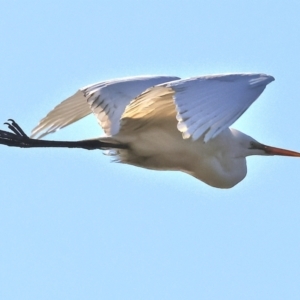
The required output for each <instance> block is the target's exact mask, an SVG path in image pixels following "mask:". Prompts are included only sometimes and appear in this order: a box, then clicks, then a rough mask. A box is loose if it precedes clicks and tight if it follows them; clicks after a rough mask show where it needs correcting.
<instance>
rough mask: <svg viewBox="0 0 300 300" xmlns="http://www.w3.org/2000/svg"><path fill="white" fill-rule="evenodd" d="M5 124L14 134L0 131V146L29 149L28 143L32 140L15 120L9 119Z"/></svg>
mask: <svg viewBox="0 0 300 300" xmlns="http://www.w3.org/2000/svg"><path fill="white" fill-rule="evenodd" d="M4 124H5V125H7V127H8V128H9V129H10V130H11V131H12V132H9V131H5V130H0V144H3V145H7V146H11V147H22V148H23V147H24V148H26V147H28V141H29V140H31V139H30V137H29V136H28V135H27V134H26V133H25V132H24V131H23V130H22V128H21V127H20V126H19V125H18V124H17V123H16V122H15V121H14V120H13V119H8V121H7V122H5V123H4Z"/></svg>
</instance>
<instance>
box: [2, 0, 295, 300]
mask: <svg viewBox="0 0 300 300" xmlns="http://www.w3.org/2000/svg"><path fill="white" fill-rule="evenodd" d="M299 15H300V2H299V1H296V0H294V1H289V0H287V1H280V0H279V1H271V0H269V1H264V0H259V1H256V0H253V1H240V0H236V1H234V0H232V1H230V0H228V1H201V0H198V1H163V0H160V1H156V0H153V1H121V0H120V1H113V0H109V1H89V0H85V1H76V0H75V1H33V0H32V1H13V0H10V1H1V18H0V37H1V39H0V43H1V47H0V60H1V68H0V86H1V100H0V101H1V110H0V121H1V122H2V121H3V122H4V121H6V120H7V119H8V118H14V119H15V120H16V121H17V122H19V124H20V125H21V126H22V127H23V129H24V130H25V131H26V132H28V133H29V132H30V130H31V129H32V128H33V127H34V126H35V125H36V124H37V122H38V121H39V120H40V119H41V118H42V117H44V116H45V114H46V113H47V112H48V111H49V110H51V109H52V108H53V107H54V106H55V105H56V104H58V103H59V102H60V101H61V100H63V99H64V98H66V97H68V96H69V95H71V94H73V93H74V92H75V91H76V90H77V89H78V88H80V87H82V86H85V85H87V84H90V83H94V82H97V81H101V80H106V79H111V78H116V77H122V76H133V75H142V74H164V75H175V76H180V77H190V76H196V75H205V74H212V73H230V72H262V73H267V74H270V75H273V76H274V77H275V78H276V81H275V82H272V83H271V84H270V85H269V86H268V87H267V88H266V90H265V92H264V93H263V94H262V96H261V97H260V98H259V99H258V101H257V102H256V103H255V104H254V105H253V106H252V107H251V108H250V109H249V110H248V111H247V112H246V113H245V114H244V115H243V116H242V118H241V119H240V120H238V121H237V122H236V123H235V124H234V126H233V127H235V128H237V129H239V130H241V131H243V132H245V133H247V134H249V135H251V136H253V137H254V138H256V139H257V140H258V141H260V142H263V143H266V144H270V145H274V146H278V147H285V148H288V149H293V150H298V151H300V137H299V129H300V117H299V110H300V96H299V95H300V91H299V86H300V85H299V70H300V58H299V54H300V35H299V34H300V22H299ZM1 128H5V126H4V125H1ZM101 134H102V131H101V129H100V127H99V126H98V125H97V122H96V120H95V119H94V117H93V116H90V117H88V118H87V119H85V120H83V121H80V122H78V124H75V125H72V126H70V127H69V128H66V129H64V130H61V131H60V132H58V133H56V134H54V135H51V136H49V138H51V139H60V140H67V139H68V140H77V139H85V138H91V137H95V136H99V135H101ZM0 162H1V168H0V178H1V179H0V299H5V300H10V299H18V300H19V299H22V300H25V299H30V300H35V299H43V300H46V299H68V300H73V299H106V300H109V299H143V300H148V299H300V234H299V231H300V195H299V193H300V174H299V172H300V159H296V158H294V159H293V158H284V157H251V158H250V159H248V175H247V177H246V179H245V180H244V181H242V182H241V183H240V184H239V185H237V186H236V187H234V188H233V189H230V190H219V189H215V188H212V187H209V186H207V185H205V184H204V183H202V182H200V181H198V180H196V179H194V178H193V177H190V176H188V175H186V174H183V173H180V172H158V171H149V170H145V169H139V168H135V167H132V166H126V165H119V164H114V163H111V162H110V158H109V157H106V156H104V155H102V153H101V152H100V151H85V150H71V149H61V150H59V149H18V148H9V147H6V146H1V145H0Z"/></svg>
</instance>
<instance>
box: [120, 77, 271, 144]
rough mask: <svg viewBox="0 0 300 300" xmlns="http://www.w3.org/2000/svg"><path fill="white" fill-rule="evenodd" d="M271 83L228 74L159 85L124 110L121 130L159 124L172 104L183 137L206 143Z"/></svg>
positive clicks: (269, 80) (243, 110)
mask: <svg viewBox="0 0 300 300" xmlns="http://www.w3.org/2000/svg"><path fill="white" fill-rule="evenodd" d="M273 80H274V78H273V77H272V76H268V75H265V74H229V75H212V76H203V77H197V78H190V79H187V80H176V81H173V82H169V83H164V84H160V85H158V86H155V87H152V88H149V89H148V90H147V91H145V92H144V93H142V94H141V95H139V96H138V97H137V98H136V99H134V100H133V101H132V102H131V103H130V105H128V106H127V107H126V110H125V112H124V114H123V115H122V122H121V131H122V130H127V129H128V128H130V130H134V129H138V128H140V127H141V126H145V124H147V123H149V122H152V124H153V123H154V122H155V120H156V122H157V123H158V122H160V121H161V119H162V118H163V117H164V116H165V115H167V114H169V113H170V111H171V110H170V105H171V103H173V111H174V109H175V108H176V113H177V116H176V117H177V120H178V124H177V128H178V130H179V131H181V132H182V135H183V138H185V139H186V138H189V137H192V139H193V140H196V139H198V138H200V137H201V136H203V139H204V142H207V141H209V140H210V139H212V138H214V137H215V136H217V135H218V134H219V133H220V132H222V131H223V130H224V129H225V128H228V127H229V126H230V125H232V124H233V123H234V122H235V121H236V120H237V119H238V118H239V117H240V116H241V115H242V114H243V113H244V112H245V111H246V110H247V109H248V108H249V106H250V105H251V104H252V103H253V102H254V101H255V100H256V99H257V98H258V97H259V95H260V94H261V93H262V92H263V90H264V89H265V87H266V85H267V84H268V83H270V82H271V81H273Z"/></svg>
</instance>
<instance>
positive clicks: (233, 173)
mask: <svg viewBox="0 0 300 300" xmlns="http://www.w3.org/2000/svg"><path fill="white" fill-rule="evenodd" d="M273 80H274V78H273V77H272V76H269V75H265V74H223V75H210V76H201V77H195V78H188V79H179V78H178V77H174V76H140V77H131V78H123V79H115V80H110V81H105V82H100V83H96V84H92V85H89V86H87V87H84V88H82V89H80V90H79V91H78V92H77V93H75V94H74V95H73V96H71V97H70V98H68V99H66V100H65V101H63V102H62V103H61V104H59V105H58V106H56V107H55V108H54V109H53V110H52V111H51V112H50V113H49V114H48V115H47V116H46V117H45V118H44V119H42V120H41V121H40V123H39V124H38V125H37V126H36V127H35V128H34V129H33V131H32V136H37V135H39V137H42V136H45V135H47V134H49V133H52V132H55V131H56V130H58V129H60V128H63V127H65V126H67V125H69V124H71V123H73V122H75V121H77V120H79V119H81V118H83V117H85V116H86V115H88V114H90V113H94V115H95V116H96V117H97V119H98V121H99V124H100V125H101V126H102V128H103V130H104V132H105V134H106V136H105V137H101V138H99V139H98V140H100V141H102V142H106V143H110V144H114V145H116V147H117V146H118V145H123V146H125V148H126V149H113V147H111V148H112V150H111V153H112V154H114V155H116V156H117V159H118V160H119V161H120V162H123V163H127V164H132V165H135V166H139V167H144V168H149V169H156V170H180V171H183V172H186V173H188V174H190V175H192V176H194V177H196V178H198V179H200V180H202V181H203V182H205V183H207V184H209V185H211V186H214V187H219V188H230V187H232V186H234V185H235V184H237V183H238V182H239V181H241V180H242V179H243V178H244V177H245V176H246V173H247V167H246V159H245V158H246V156H249V155H286V156H300V154H299V153H297V152H292V151H289V150H284V149H279V148H274V147H270V146H265V145H263V144H260V143H258V142H257V141H256V140H254V139H253V138H251V137H249V136H247V135H245V134H243V133H241V132H239V131H237V130H235V129H229V128H228V127H229V126H230V125H231V124H233V123H234V122H235V121H236V120H237V119H238V118H239V117H240V116H241V115H242V114H243V113H244V112H245V111H246V110H247V109H248V107H249V106H250V105H251V104H252V103H253V102H254V101H255V100H256V99H257V98H258V97H259V95H260V94H261V93H262V92H263V91H264V89H265V87H266V85H267V84H269V83H270V82H272V81H273Z"/></svg>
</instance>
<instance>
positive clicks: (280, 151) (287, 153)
mask: <svg viewBox="0 0 300 300" xmlns="http://www.w3.org/2000/svg"><path fill="white" fill-rule="evenodd" d="M261 149H262V150H264V151H265V152H266V153H267V154H269V155H282V156H294V157H300V153H299V152H295V151H290V150H286V149H281V148H275V147H271V146H266V145H262V148H261Z"/></svg>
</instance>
